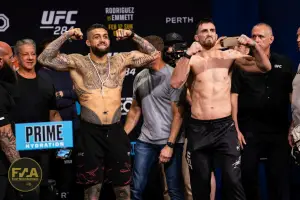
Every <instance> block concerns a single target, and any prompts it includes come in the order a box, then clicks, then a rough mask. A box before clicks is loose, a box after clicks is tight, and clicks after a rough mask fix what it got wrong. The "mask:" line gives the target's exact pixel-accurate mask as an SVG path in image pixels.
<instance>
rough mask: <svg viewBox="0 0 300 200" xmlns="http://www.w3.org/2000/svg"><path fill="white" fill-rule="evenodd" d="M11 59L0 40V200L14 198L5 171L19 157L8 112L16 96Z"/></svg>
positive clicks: (8, 47) (5, 45) (7, 47)
mask: <svg viewBox="0 0 300 200" xmlns="http://www.w3.org/2000/svg"><path fill="white" fill-rule="evenodd" d="M13 59H14V58H13V53H12V49H11V47H10V46H9V45H8V44H7V43H5V42H1V41H0V97H1V98H0V147H1V150H0V200H3V199H9V200H10V199H11V200H13V199H16V197H15V193H14V189H13V188H12V187H11V185H10V183H9V181H8V177H7V172H8V169H9V166H10V164H11V163H13V162H14V161H15V160H17V159H19V158H20V155H19V153H18V151H17V150H16V138H15V135H14V133H13V122H12V120H11V113H10V112H11V108H12V107H13V106H14V97H16V90H15V88H14V86H15V84H16V80H17V79H16V75H15V72H14V70H13V69H12V68H13Z"/></svg>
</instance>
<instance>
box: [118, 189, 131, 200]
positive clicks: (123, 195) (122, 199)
mask: <svg viewBox="0 0 300 200" xmlns="http://www.w3.org/2000/svg"><path fill="white" fill-rule="evenodd" d="M114 192H115V195H116V200H130V185H126V186H122V187H114Z"/></svg>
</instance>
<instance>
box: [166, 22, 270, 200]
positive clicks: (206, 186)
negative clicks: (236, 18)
mask: <svg viewBox="0 0 300 200" xmlns="http://www.w3.org/2000/svg"><path fill="white" fill-rule="evenodd" d="M197 27H198V28H197V32H196V35H195V40H196V42H194V43H193V44H192V45H191V47H190V48H189V49H188V50H187V52H186V54H185V57H183V58H181V59H180V60H179V61H178V63H177V65H176V67H175V70H174V72H173V75H172V79H171V85H172V87H174V88H180V87H182V86H183V85H184V84H185V82H186V81H187V79H188V76H189V75H190V78H189V79H188V88H189V90H190V94H191V100H192V103H191V119H190V120H189V124H188V126H189V127H188V130H189V131H188V133H187V138H188V145H187V146H188V147H187V149H188V151H187V160H188V164H189V168H190V177H191V186H192V193H193V199H194V200H200V199H201V200H209V199H210V176H211V171H212V168H213V166H212V163H213V158H214V157H215V156H219V157H218V159H219V161H220V166H221V169H222V179H223V183H224V184H223V186H224V187H225V188H224V191H225V194H226V198H227V199H232V200H244V199H245V194H244V190H243V187H242V185H241V181H240V178H241V172H240V166H239V165H240V146H239V143H238V138H237V132H236V129H235V127H234V122H233V120H232V117H231V101H230V86H231V73H230V67H231V66H238V67H241V68H242V69H243V70H247V71H256V72H266V71H268V70H270V69H271V64H270V62H269V59H268V58H267V56H266V55H265V54H264V53H263V52H262V50H261V49H260V47H259V45H256V43H255V42H254V41H253V40H251V39H250V38H248V37H247V36H245V35H242V36H240V37H239V39H238V41H239V43H240V44H242V45H246V46H249V47H250V48H251V49H252V50H253V53H254V55H255V56H254V58H253V57H250V56H246V55H244V54H242V53H240V52H238V51H236V50H232V49H230V50H225V51H222V50H219V48H220V47H221V45H220V41H221V39H222V38H220V39H219V40H218V41H217V34H216V28H215V25H214V24H213V22H212V21H210V20H205V21H200V23H199V24H198V26H197ZM255 60H256V61H255ZM190 72H191V73H190Z"/></svg>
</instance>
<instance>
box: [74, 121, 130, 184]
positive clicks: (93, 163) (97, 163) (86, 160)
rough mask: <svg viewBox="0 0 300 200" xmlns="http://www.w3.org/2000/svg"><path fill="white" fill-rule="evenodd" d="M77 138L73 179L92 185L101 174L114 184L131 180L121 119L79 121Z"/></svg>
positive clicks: (102, 178)
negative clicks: (110, 122) (108, 123)
mask: <svg viewBox="0 0 300 200" xmlns="http://www.w3.org/2000/svg"><path fill="white" fill-rule="evenodd" d="M80 126H81V127H80V133H79V135H78V138H77V139H76V140H77V141H76V154H77V156H76V166H77V173H76V179H77V180H76V182H77V183H78V184H83V185H95V184H98V183H102V182H103V181H104V176H105V178H107V179H108V180H109V181H111V182H112V184H113V185H114V186H125V185H128V184H130V181H131V157H130V150H131V145H130V140H129V137H128V136H127V134H126V133H125V131H124V129H123V126H122V125H121V124H120V123H116V124H111V125H96V124H91V123H88V122H85V121H81V124H80Z"/></svg>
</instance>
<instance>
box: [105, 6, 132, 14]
mask: <svg viewBox="0 0 300 200" xmlns="http://www.w3.org/2000/svg"><path fill="white" fill-rule="evenodd" d="M105 13H106V14H133V13H134V7H114V8H105Z"/></svg>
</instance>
